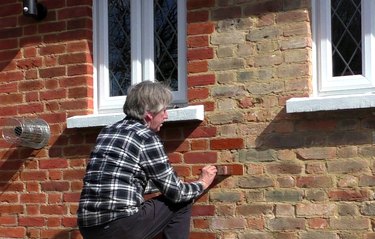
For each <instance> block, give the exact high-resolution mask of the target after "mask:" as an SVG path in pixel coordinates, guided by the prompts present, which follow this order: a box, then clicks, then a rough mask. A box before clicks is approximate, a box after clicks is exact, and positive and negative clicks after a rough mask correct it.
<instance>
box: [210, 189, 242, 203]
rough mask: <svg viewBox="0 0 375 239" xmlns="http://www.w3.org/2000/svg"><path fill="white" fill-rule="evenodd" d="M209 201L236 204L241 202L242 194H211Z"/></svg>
mask: <svg viewBox="0 0 375 239" xmlns="http://www.w3.org/2000/svg"><path fill="white" fill-rule="evenodd" d="M210 200H212V201H213V202H225V203H236V202H241V200H242V193H240V192H237V191H225V192H222V191H220V192H216V191H215V192H211V193H210Z"/></svg>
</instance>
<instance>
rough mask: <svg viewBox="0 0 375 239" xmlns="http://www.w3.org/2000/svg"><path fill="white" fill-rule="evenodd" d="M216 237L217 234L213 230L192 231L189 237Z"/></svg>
mask: <svg viewBox="0 0 375 239" xmlns="http://www.w3.org/2000/svg"><path fill="white" fill-rule="evenodd" d="M202 238H204V239H215V238H216V234H215V233H212V232H191V233H190V237H189V239H202Z"/></svg>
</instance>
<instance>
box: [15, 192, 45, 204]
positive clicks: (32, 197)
mask: <svg viewBox="0 0 375 239" xmlns="http://www.w3.org/2000/svg"><path fill="white" fill-rule="evenodd" d="M20 200H21V203H46V202H47V196H46V195H45V194H42V193H30V194H21V195H20Z"/></svg>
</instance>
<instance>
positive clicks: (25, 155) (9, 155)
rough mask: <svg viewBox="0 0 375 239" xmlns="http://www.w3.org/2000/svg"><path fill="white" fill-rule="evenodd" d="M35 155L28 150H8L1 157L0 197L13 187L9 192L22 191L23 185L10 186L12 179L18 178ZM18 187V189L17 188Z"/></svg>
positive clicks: (31, 150) (32, 151)
mask: <svg viewBox="0 0 375 239" xmlns="http://www.w3.org/2000/svg"><path fill="white" fill-rule="evenodd" d="M36 154H37V152H36V151H34V150H33V149H29V148H21V147H20V148H10V150H9V151H6V152H5V153H4V154H3V155H2V156H1V164H0V172H1V174H0V195H1V194H2V193H3V192H4V191H6V190H7V189H8V187H10V186H12V187H14V188H13V189H11V190H10V191H22V190H23V185H21V184H19V185H12V184H11V183H12V181H13V180H12V179H14V178H16V177H18V173H19V172H21V171H22V169H23V168H24V167H27V165H28V164H29V163H32V161H31V160H32V159H33V158H34V157H35V155H36ZM18 186H19V187H20V188H18Z"/></svg>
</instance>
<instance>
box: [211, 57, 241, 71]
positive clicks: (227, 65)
mask: <svg viewBox="0 0 375 239" xmlns="http://www.w3.org/2000/svg"><path fill="white" fill-rule="evenodd" d="M208 67H209V69H210V70H212V71H225V70H234V69H243V68H244V67H245V61H244V60H243V59H240V58H225V59H219V60H215V59H214V60H210V62H209V63H208Z"/></svg>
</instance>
